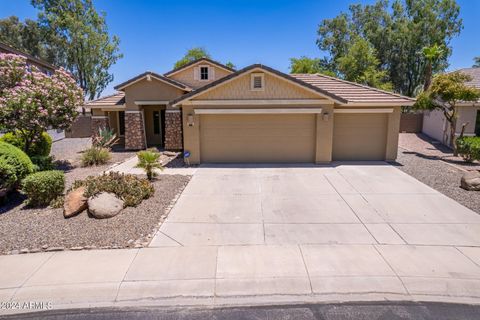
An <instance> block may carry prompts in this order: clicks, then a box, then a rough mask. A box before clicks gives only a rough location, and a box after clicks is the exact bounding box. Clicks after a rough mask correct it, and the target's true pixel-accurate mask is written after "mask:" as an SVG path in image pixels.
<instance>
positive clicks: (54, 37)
mask: <svg viewBox="0 0 480 320" xmlns="http://www.w3.org/2000/svg"><path fill="white" fill-rule="evenodd" d="M32 4H33V6H34V7H35V8H37V9H39V10H40V12H39V15H38V18H39V23H40V26H41V27H43V28H45V30H48V34H47V38H48V41H49V42H50V43H53V44H54V45H55V46H56V47H58V48H59V50H61V51H62V52H63V53H64V54H65V61H64V63H63V64H62V65H65V66H66V68H67V69H68V70H69V71H70V72H71V73H72V74H73V75H74V76H75V78H76V79H77V81H78V83H79V85H80V87H81V88H82V89H83V90H84V92H85V94H86V97H87V98H88V99H90V100H92V99H95V98H98V97H99V96H100V93H101V92H102V91H103V89H105V87H106V86H107V85H108V84H109V83H110V82H111V81H113V74H111V73H109V69H110V67H111V66H112V65H113V64H114V63H115V62H116V61H117V60H118V59H120V58H121V57H122V55H121V54H120V53H119V42H120V40H119V38H118V37H116V36H110V35H109V33H108V28H107V25H106V22H105V13H101V14H99V13H97V11H96V10H95V8H94V6H93V4H92V1H91V0H32Z"/></svg>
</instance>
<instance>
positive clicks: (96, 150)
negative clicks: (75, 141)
mask: <svg viewBox="0 0 480 320" xmlns="http://www.w3.org/2000/svg"><path fill="white" fill-rule="evenodd" d="M111 157H112V156H111V154H110V150H108V149H107V148H100V147H91V148H89V149H87V150H85V151H84V152H83V155H82V159H81V160H82V166H84V167H89V166H97V165H100V164H105V163H107V162H108V160H110V158H111Z"/></svg>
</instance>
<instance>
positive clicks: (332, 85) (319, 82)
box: [291, 73, 415, 105]
mask: <svg viewBox="0 0 480 320" xmlns="http://www.w3.org/2000/svg"><path fill="white" fill-rule="evenodd" d="M291 76H292V77H294V78H296V79H298V80H301V81H303V82H306V83H309V84H311V85H314V86H315V87H317V88H320V89H323V90H325V91H327V92H329V93H331V94H334V95H336V96H339V97H341V98H342V99H344V100H346V101H347V103H346V104H347V105H348V104H368V103H372V104H373V103H374V104H377V105H381V104H382V103H385V104H399V105H402V104H405V105H411V104H413V103H414V102H415V99H413V98H410V97H406V96H402V95H399V94H396V93H392V92H388V91H384V90H380V89H376V88H371V87H368V86H364V85H361V84H358V83H354V82H349V81H345V80H341V79H337V78H333V77H329V76H326V75H323V74H300V73H298V74H292V75H291Z"/></svg>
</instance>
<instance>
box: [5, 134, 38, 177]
mask: <svg viewBox="0 0 480 320" xmlns="http://www.w3.org/2000/svg"><path fill="white" fill-rule="evenodd" d="M0 160H1V161H4V162H5V163H7V164H9V165H10V166H12V167H13V170H14V172H15V175H16V177H17V182H19V181H20V180H22V179H23V178H25V177H26V176H27V175H29V174H30V173H32V172H33V169H34V166H33V163H32V161H31V160H30V158H29V157H28V156H27V155H26V154H25V152H23V151H22V150H20V149H19V148H17V147H15V146H13V145H11V144H9V143H6V142H2V141H0Z"/></svg>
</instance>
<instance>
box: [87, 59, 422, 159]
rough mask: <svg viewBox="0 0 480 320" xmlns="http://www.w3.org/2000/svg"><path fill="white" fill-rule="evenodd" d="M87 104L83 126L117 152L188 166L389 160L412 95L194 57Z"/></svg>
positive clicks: (393, 152) (139, 78) (394, 148)
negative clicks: (167, 153) (158, 151)
mask: <svg viewBox="0 0 480 320" xmlns="http://www.w3.org/2000/svg"><path fill="white" fill-rule="evenodd" d="M115 89H116V90H118V92H117V93H115V94H113V95H111V96H108V97H104V98H100V99H98V100H95V101H92V102H90V103H88V107H89V108H91V110H92V132H93V133H95V132H97V131H98V128H99V127H109V128H112V129H113V130H115V131H116V132H117V134H118V135H119V136H120V137H121V138H122V142H123V143H124V144H125V148H126V149H144V148H146V147H149V146H159V147H161V148H165V149H173V150H183V151H184V154H186V155H187V157H188V158H189V162H190V163H191V164H196V163H222V162H310V163H328V162H331V161H332V160H394V159H395V158H396V156H397V146H398V134H399V124H400V109H401V107H402V106H411V105H413V104H414V102H415V101H414V100H413V99H412V98H409V97H405V96H401V95H398V94H394V93H391V92H386V91H382V90H379V89H374V88H370V87H367V86H362V85H359V84H356V83H352V82H348V81H344V80H340V79H336V78H332V77H329V76H325V75H321V74H290V75H289V74H285V73H282V72H280V71H277V70H275V69H272V68H270V67H267V66H265V65H261V64H254V65H250V66H248V67H246V68H243V69H241V70H238V71H235V70H232V69H230V68H228V67H226V66H225V65H223V64H220V63H218V62H216V61H213V60H210V59H207V58H202V59H199V60H196V61H193V62H191V63H189V64H187V65H185V66H183V67H180V68H178V69H174V70H172V71H169V72H167V73H165V74H157V73H154V72H150V71H148V72H145V73H142V74H140V75H138V76H136V77H134V78H132V79H130V80H128V81H125V82H123V83H121V84H119V85H117V86H116V87H115Z"/></svg>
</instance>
